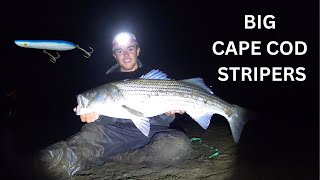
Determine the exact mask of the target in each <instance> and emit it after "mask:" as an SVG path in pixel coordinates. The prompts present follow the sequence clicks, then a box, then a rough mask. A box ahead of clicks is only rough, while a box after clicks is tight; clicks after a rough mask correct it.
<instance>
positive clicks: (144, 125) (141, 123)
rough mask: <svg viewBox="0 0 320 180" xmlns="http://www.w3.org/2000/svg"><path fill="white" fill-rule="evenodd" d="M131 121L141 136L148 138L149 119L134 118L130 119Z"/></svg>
mask: <svg viewBox="0 0 320 180" xmlns="http://www.w3.org/2000/svg"><path fill="white" fill-rule="evenodd" d="M131 120H132V122H133V124H134V125H135V126H136V127H137V128H138V129H139V130H140V131H141V132H142V134H144V135H145V136H147V137H148V135H149V132H150V123H149V118H146V117H144V118H139V117H134V118H131Z"/></svg>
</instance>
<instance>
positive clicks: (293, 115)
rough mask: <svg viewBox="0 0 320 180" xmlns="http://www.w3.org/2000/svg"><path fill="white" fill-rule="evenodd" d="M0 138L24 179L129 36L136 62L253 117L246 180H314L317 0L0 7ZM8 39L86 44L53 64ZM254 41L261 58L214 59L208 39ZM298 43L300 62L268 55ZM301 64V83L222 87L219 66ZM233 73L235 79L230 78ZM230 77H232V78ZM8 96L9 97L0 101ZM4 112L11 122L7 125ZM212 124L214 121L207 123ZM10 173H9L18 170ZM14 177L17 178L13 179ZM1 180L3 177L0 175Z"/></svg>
mask: <svg viewBox="0 0 320 180" xmlns="http://www.w3.org/2000/svg"><path fill="white" fill-rule="evenodd" d="M1 9H2V10H1V28H0V33H1V34H0V35H1V36H0V39H1V40H0V49H1V57H0V59H1V60H0V63H1V65H0V67H1V70H0V71H1V76H0V77H1V82H2V83H1V85H2V89H1V90H2V91H1V110H2V114H1V117H2V118H1V121H2V122H1V127H2V130H1V133H2V135H1V138H3V140H2V143H3V145H2V146H1V147H2V150H4V153H2V155H3V157H4V158H5V161H4V162H5V167H7V168H6V169H5V170H6V177H5V178H8V179H14V178H15V177H17V176H19V175H21V174H27V175H26V176H30V177H32V175H31V172H29V170H30V159H31V157H32V154H34V153H35V152H37V151H38V150H39V149H42V148H44V147H46V146H48V145H50V144H52V143H55V142H57V141H60V140H64V139H66V138H68V137H69V136H71V135H73V134H75V133H77V132H78V131H79V130H80V128H81V126H82V125H83V123H81V122H80V120H79V117H77V116H76V115H75V114H74V112H73V111H72V109H73V107H75V106H76V98H75V96H76V94H77V93H80V92H82V91H84V90H87V89H88V88H90V87H93V86H96V85H97V84H99V83H101V82H103V79H104V76H105V72H106V71H107V69H108V68H110V67H111V66H112V65H113V64H114V63H115V60H114V58H113V57H112V52H111V41H112V38H113V36H114V35H115V34H117V33H118V32H120V31H123V30H125V31H130V32H132V33H134V34H135V35H136V37H137V39H138V41H139V44H140V46H141V49H142V54H141V56H140V60H141V61H142V62H143V63H144V64H145V65H147V66H153V67H156V68H159V69H161V70H162V71H164V72H166V73H167V74H168V75H169V76H171V77H174V78H176V79H184V78H190V77H197V76H200V77H202V78H204V80H205V82H206V84H208V85H211V86H212V89H213V91H214V92H215V94H216V95H218V96H219V97H221V98H223V99H225V100H227V101H229V102H232V103H234V104H238V105H240V106H242V107H246V108H248V109H252V110H254V111H256V112H258V114H259V118H258V119H257V120H256V121H253V122H249V123H248V124H247V126H246V128H245V130H244V132H243V135H242V138H241V143H240V145H239V146H240V147H241V157H242V158H241V161H240V162H241V163H242V164H246V166H243V168H242V169H240V170H239V172H240V174H239V176H238V178H236V179H241V177H243V176H241V171H243V172H244V173H252V174H255V176H254V177H255V178H254V179H318V177H319V174H318V168H319V165H318V162H319V156H318V150H319V147H318V143H319V134H318V131H319V124H318V123H319V95H318V93H319V43H318V42H319V2H317V1H302V0H296V1H281V2H280V1H263V2H261V1H248V0H246V1H241V2H240V1H217V2H214V1H192V2H184V1H177V2H174V3H173V2H169V1H153V2H147V1H81V2H78V1H68V2H67V1H66V2H63V3H62V2H58V1H51V2H45V1H37V2H31V1H22V2H14V1H12V2H7V3H5V4H2V5H1ZM248 14H252V15H268V14H271V15H274V16H275V17H276V18H275V21H276V29H274V30H267V29H260V30H259V29H254V30H246V29H244V15H248ZM16 39H58V40H67V41H71V42H74V43H76V44H79V45H80V46H81V47H82V48H84V49H88V46H91V47H93V49H94V53H93V55H92V57H91V58H90V59H86V58H84V57H83V56H82V55H83V53H82V52H81V51H80V50H72V51H65V52H59V53H60V55H61V57H60V58H59V59H58V60H57V63H55V64H53V63H51V62H50V61H49V57H48V56H46V55H44V54H43V53H42V51H41V50H36V49H25V48H20V47H18V46H16V45H15V44H14V40H16ZM241 40H242V41H261V42H262V45H261V49H262V55H261V56H250V54H249V53H246V54H245V55H242V56H234V55H228V56H224V55H223V56H216V55H214V54H213V52H212V44H213V43H214V42H215V41H223V42H224V43H227V42H228V41H234V42H236V43H237V42H239V41H241ZM272 40H275V41H278V42H279V43H280V42H282V41H291V42H294V41H304V42H306V43H307V45H308V51H307V53H306V54H305V55H303V56H294V55H289V56H284V55H276V56H270V55H267V53H266V52H265V51H264V49H266V48H265V44H266V43H267V42H269V41H272ZM222 66H226V67H230V66H240V67H243V66H248V67H261V66H266V67H294V68H297V67H305V68H306V70H305V74H306V76H307V78H306V80H305V81H304V82H290V81H288V82H272V81H271V79H270V78H269V79H268V78H267V79H266V80H265V81H263V82H248V81H246V82H241V81H237V82H233V81H231V80H229V81H226V82H221V81H219V80H218V68H219V67H222ZM238 75H239V74H238ZM238 77H239V76H238ZM12 90H16V92H17V93H16V99H15V100H14V99H12V98H10V97H8V96H6V95H5V94H6V93H8V92H11V91H12ZM10 107H15V108H16V115H15V116H14V117H11V118H8V116H7V112H8V109H9V108H10ZM211 124H214V122H212V123H211ZM17 172H18V173H17ZM19 172H21V173H19ZM1 179H2V178H1Z"/></svg>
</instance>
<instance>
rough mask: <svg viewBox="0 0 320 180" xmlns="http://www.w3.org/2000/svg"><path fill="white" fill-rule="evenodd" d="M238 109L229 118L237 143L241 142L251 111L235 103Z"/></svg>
mask: <svg viewBox="0 0 320 180" xmlns="http://www.w3.org/2000/svg"><path fill="white" fill-rule="evenodd" d="M233 106H234V107H235V108H236V110H235V112H234V114H233V115H232V116H231V118H229V119H228V122H229V125H230V129H231V133H232V137H233V140H234V142H235V143H238V142H239V139H240V136H241V133H242V130H243V127H244V125H245V124H246V123H247V122H248V118H249V117H248V115H249V111H248V110H247V109H245V108H242V107H240V106H237V105H233Z"/></svg>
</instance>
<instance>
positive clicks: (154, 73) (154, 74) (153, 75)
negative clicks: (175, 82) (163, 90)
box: [140, 69, 170, 80]
mask: <svg viewBox="0 0 320 180" xmlns="http://www.w3.org/2000/svg"><path fill="white" fill-rule="evenodd" d="M140 78H142V79H163V80H170V79H169V78H168V77H167V75H166V74H165V73H163V72H162V71H159V70H158V69H152V70H151V71H150V72H148V73H147V74H145V75H142V76H141V77H140Z"/></svg>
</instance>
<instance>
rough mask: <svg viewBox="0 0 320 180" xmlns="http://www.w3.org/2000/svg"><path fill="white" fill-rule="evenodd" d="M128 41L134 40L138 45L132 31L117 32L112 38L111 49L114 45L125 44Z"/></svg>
mask: <svg viewBox="0 0 320 180" xmlns="http://www.w3.org/2000/svg"><path fill="white" fill-rule="evenodd" d="M130 42H134V43H136V44H137V45H138V43H137V40H136V37H135V36H134V35H133V34H132V33H129V32H121V33H119V34H117V35H116V36H115V37H114V38H113V40H112V44H113V50H114V49H115V47H116V46H125V45H127V44H129V43H130Z"/></svg>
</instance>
